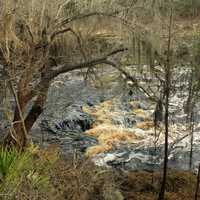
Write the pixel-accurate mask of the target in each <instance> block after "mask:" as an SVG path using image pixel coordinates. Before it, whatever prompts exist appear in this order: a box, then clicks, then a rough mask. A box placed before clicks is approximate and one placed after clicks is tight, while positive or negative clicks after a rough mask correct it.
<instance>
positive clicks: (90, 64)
mask: <svg viewBox="0 0 200 200" xmlns="http://www.w3.org/2000/svg"><path fill="white" fill-rule="evenodd" d="M127 50H128V49H127V48H121V49H117V50H114V51H112V52H110V53H108V54H107V55H104V56H102V57H99V58H95V59H93V60H90V61H86V62H83V63H79V64H75V65H60V66H58V67H56V68H55V69H54V68H52V69H51V71H49V72H47V73H46V74H45V79H48V80H49V79H53V78H54V77H56V76H58V75H59V74H62V73H66V72H70V71H73V70H76V69H84V68H88V67H93V66H96V65H99V64H108V61H107V59H108V57H110V56H113V55H115V54H117V53H120V52H124V51H127Z"/></svg>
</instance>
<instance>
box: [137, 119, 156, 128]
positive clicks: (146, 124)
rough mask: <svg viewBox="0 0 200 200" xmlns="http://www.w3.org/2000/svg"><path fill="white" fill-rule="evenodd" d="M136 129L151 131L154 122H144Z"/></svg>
mask: <svg viewBox="0 0 200 200" xmlns="http://www.w3.org/2000/svg"><path fill="white" fill-rule="evenodd" d="M136 127H137V128H140V129H142V130H149V129H151V128H153V127H154V123H153V121H144V122H140V123H138V124H137V125H136Z"/></svg>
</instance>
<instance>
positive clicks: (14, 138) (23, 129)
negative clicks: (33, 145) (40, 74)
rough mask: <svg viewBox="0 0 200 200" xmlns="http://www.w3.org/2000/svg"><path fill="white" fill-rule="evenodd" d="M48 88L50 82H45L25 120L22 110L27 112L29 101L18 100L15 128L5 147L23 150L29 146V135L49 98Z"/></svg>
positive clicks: (8, 136) (5, 142)
mask: <svg viewBox="0 0 200 200" xmlns="http://www.w3.org/2000/svg"><path fill="white" fill-rule="evenodd" d="M48 87H49V81H46V82H44V83H43V87H42V89H41V90H40V91H39V94H38V96H37V98H36V100H35V101H34V104H33V106H32V108H31V110H30V111H29V113H28V114H27V116H26V118H25V119H23V116H22V115H23V113H22V110H25V107H26V106H27V102H28V100H27V99H26V98H24V99H21V98H19V100H18V99H16V102H18V103H16V104H17V105H16V108H15V116H14V120H13V127H12V129H11V130H10V131H9V133H8V135H7V137H6V138H5V140H4V145H5V146H15V147H16V148H18V149H23V148H24V147H26V146H27V145H28V143H29V141H28V139H29V135H28V133H29V132H30V130H31V128H32V127H33V125H34V123H35V122H36V120H37V119H38V117H39V116H40V114H41V113H42V111H43V106H44V103H45V101H46V97H47V92H48ZM13 93H14V91H13ZM18 96H20V95H18ZM16 98H17V97H16Z"/></svg>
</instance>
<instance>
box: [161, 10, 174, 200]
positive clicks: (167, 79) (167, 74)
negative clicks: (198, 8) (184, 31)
mask: <svg viewBox="0 0 200 200" xmlns="http://www.w3.org/2000/svg"><path fill="white" fill-rule="evenodd" d="M172 20H173V14H172V9H171V13H170V23H169V35H168V47H167V60H166V64H165V88H164V94H165V119H164V121H165V145H164V166H163V178H162V183H161V188H160V192H159V196H158V200H164V197H165V187H166V179H167V165H168V135H169V130H168V129H169V97H170V86H171V80H170V79H171V69H170V68H171V40H172V38H171V36H172V33H171V32H172Z"/></svg>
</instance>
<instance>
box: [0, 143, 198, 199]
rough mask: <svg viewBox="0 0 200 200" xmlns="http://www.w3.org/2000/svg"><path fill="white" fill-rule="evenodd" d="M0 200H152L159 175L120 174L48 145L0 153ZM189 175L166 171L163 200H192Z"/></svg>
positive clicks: (192, 182)
mask: <svg viewBox="0 0 200 200" xmlns="http://www.w3.org/2000/svg"><path fill="white" fill-rule="evenodd" d="M0 174H1V175H0V178H1V179H0V181H1V182H0V199H5V200H7V199H8V200H15V199H16V200H40V199H42V200H47V199H48V200H65V199H66V200H154V199H156V197H157V194H158V191H159V187H160V182H161V176H160V173H159V172H157V173H149V172H122V171H117V170H111V169H105V168H101V167H97V166H95V165H94V164H93V163H92V162H91V161H90V160H83V159H79V158H77V156H74V157H72V158H65V159H64V158H63V157H62V156H61V154H60V153H59V150H58V149H57V148H55V147H53V146H51V147H49V148H47V149H45V150H41V149H38V148H36V147H30V148H28V149H27V150H26V151H25V152H24V153H21V154H19V153H18V152H17V151H16V150H1V152H0ZM195 185H196V177H195V175H193V174H191V173H189V172H180V171H170V172H169V174H168V179H167V189H166V190H167V193H166V199H167V200H179V199H180V200H192V199H194V192H195Z"/></svg>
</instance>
